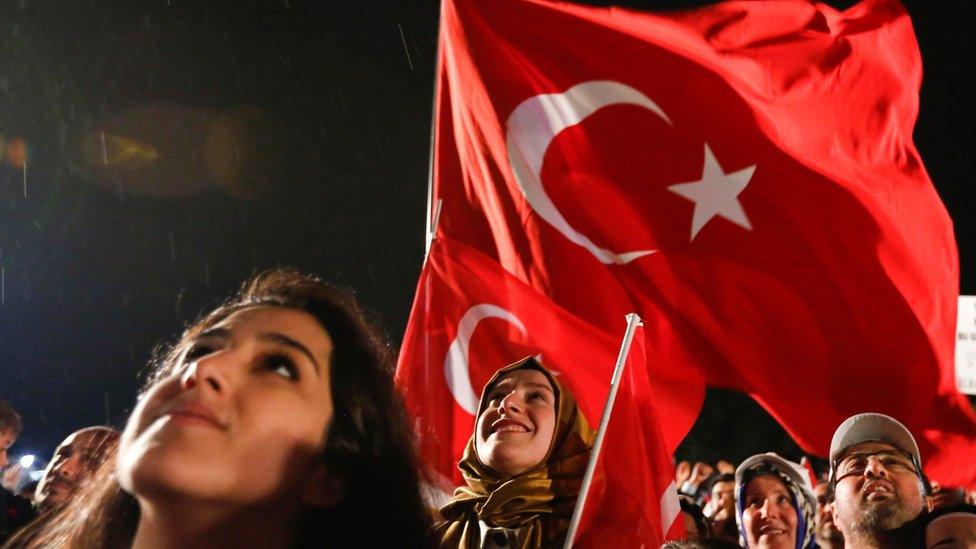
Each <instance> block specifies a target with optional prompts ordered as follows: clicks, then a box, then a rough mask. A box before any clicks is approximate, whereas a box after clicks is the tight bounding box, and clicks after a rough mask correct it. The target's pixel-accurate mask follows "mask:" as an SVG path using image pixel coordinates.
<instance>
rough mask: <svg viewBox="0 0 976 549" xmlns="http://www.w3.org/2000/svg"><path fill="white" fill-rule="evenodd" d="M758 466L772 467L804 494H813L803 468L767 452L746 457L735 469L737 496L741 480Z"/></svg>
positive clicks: (810, 483)
mask: <svg viewBox="0 0 976 549" xmlns="http://www.w3.org/2000/svg"><path fill="white" fill-rule="evenodd" d="M760 464H766V465H772V466H773V467H775V468H776V469H778V470H779V471H780V472H781V473H783V474H784V475H787V476H788V477H790V478H791V479H793V482H795V483H796V484H797V485H798V486H800V487H802V488H803V489H804V490H805V491H806V492H809V493H812V492H813V483H812V482H811V481H810V473H809V472H808V471H807V469H806V468H805V467H804V466H802V465H800V464H799V463H794V462H792V461H789V460H787V459H784V458H781V457H780V456H778V455H776V454H774V453H772V452H769V453H766V454H756V455H754V456H751V457H748V458H746V460H745V461H743V462H742V463H740V464H739V466H738V467H737V468H736V469H735V486H736V493H737V494H738V492H739V487H740V486H742V480H743V478H744V477H745V475H746V473H748V472H749V471H750V470H752V469H754V468H755V467H756V466H757V465H760Z"/></svg>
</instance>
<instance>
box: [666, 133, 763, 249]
mask: <svg viewBox="0 0 976 549" xmlns="http://www.w3.org/2000/svg"><path fill="white" fill-rule="evenodd" d="M755 170H756V165H755V164H753V165H752V166H749V167H748V168H743V169H741V170H739V171H737V172H733V173H725V172H724V171H723V170H722V167H721V166H719V165H718V161H717V160H715V155H713V154H712V150H711V149H709V148H708V143H705V166H704V167H703V168H702V177H701V179H700V180H698V181H693V182H690V183H677V184H675V185H671V186H669V187H668V190H670V191H671V192H673V193H675V194H678V195H680V196H683V197H684V198H687V199H688V200H691V201H692V202H694V203H695V213H694V214H692V217H691V240H694V239H695V236H696V235H697V234H698V231H700V230H702V227H704V226H705V224H706V223H708V222H709V221H710V220H711V219H712V218H713V217H715V216H716V215H720V216H722V217H724V218H725V219H728V220H729V221H731V222H733V223H735V224H736V225H739V226H740V227H743V228H745V229H749V230H752V225H750V224H749V218H748V217H746V212H745V211H744V210H743V209H742V204H740V203H739V198H738V197H739V193H741V192H742V190H743V189H745V188H746V185H748V184H749V180H750V179H752V172H754V171H755Z"/></svg>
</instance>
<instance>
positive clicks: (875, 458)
mask: <svg viewBox="0 0 976 549" xmlns="http://www.w3.org/2000/svg"><path fill="white" fill-rule="evenodd" d="M828 490H829V493H830V494H831V496H832V498H831V499H832V502H831V513H832V514H833V517H834V524H836V525H837V528H838V529H839V530H840V531H841V533H842V534H843V535H844V546H845V547H848V548H875V547H877V548H882V547H883V548H885V549H887V548H892V549H898V548H901V547H917V546H918V545H920V543H921V540H920V539H919V538H920V525H919V522H920V518H921V516H922V512H923V511H924V510H925V497H926V495H927V492H928V480H927V479H926V478H925V474H924V473H923V472H922V461H921V457H920V455H919V451H918V445H917V444H916V443H915V438H914V437H913V436H912V434H911V433H910V432H909V431H908V429H906V428H905V426H904V425H902V424H901V423H899V422H898V421H897V420H895V419H894V418H892V417H890V416H886V415H884V414H877V413H865V414H857V415H855V416H851V417H849V418H847V419H846V420H845V421H844V422H843V423H841V424H840V426H839V427H837V430H836V431H835V432H834V436H833V439H832V440H831V442H830V476H829V482H828Z"/></svg>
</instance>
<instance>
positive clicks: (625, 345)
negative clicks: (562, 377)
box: [563, 313, 643, 549]
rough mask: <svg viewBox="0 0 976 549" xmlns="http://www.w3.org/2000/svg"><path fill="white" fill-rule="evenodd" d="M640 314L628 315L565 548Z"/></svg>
mask: <svg viewBox="0 0 976 549" xmlns="http://www.w3.org/2000/svg"><path fill="white" fill-rule="evenodd" d="M642 325H643V322H642V321H641V318H640V316H638V315H637V313H630V314H628V315H627V329H626V331H624V339H623V341H621V342H620V353H619V354H618V355H617V364H616V366H614V369H613V376H612V377H611V378H610V394H608V395H607V403H606V404H605V405H604V406H603V417H602V418H600V428H599V429H598V430H597V432H596V441H594V443H593V449H592V450H591V451H590V461H589V463H587V464H586V473H585V474H584V475H583V483H582V484H581V485H580V491H579V496H578V497H577V498H576V509H574V510H573V519H572V520H571V521H570V523H569V531H568V532H566V541H565V542H564V543H563V549H570V547H572V546H573V538H575V537H576V530H577V529H578V528H579V522H580V519H581V518H582V517H583V508H584V507H585V506H586V495H587V493H588V492H589V491H590V484H591V483H592V482H593V473H594V472H595V471H596V462H597V458H599V457H600V448H601V447H602V446H603V437H604V435H606V432H607V424H609V423H610V413H611V412H613V403H614V402H615V401H616V400H617V389H619V388H620V378H621V376H622V375H623V372H624V364H625V363H626V362H627V355H629V354H630V345H631V343H633V341H634V332H635V331H636V330H637V328H638V327H639V326H642Z"/></svg>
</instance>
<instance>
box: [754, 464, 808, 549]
mask: <svg viewBox="0 0 976 549" xmlns="http://www.w3.org/2000/svg"><path fill="white" fill-rule="evenodd" d="M744 497H745V505H744V506H743V511H742V525H743V526H744V529H745V532H746V541H747V542H748V546H749V547H762V548H767V547H768V548H783V549H793V548H794V547H796V527H797V516H796V509H795V508H794V507H793V498H792V495H791V494H790V491H789V489H788V488H787V487H786V484H785V483H784V482H783V481H782V480H780V479H779V478H777V477H774V476H772V475H760V476H758V477H756V478H754V479H752V480H751V481H749V484H748V485H746V491H745V495H744Z"/></svg>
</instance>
